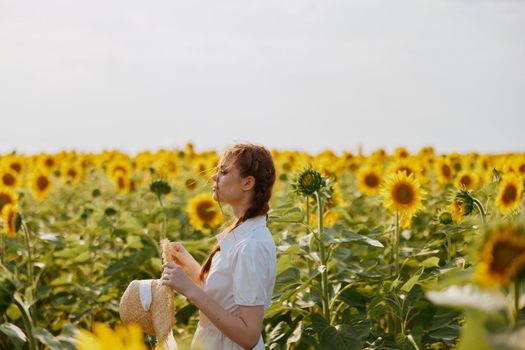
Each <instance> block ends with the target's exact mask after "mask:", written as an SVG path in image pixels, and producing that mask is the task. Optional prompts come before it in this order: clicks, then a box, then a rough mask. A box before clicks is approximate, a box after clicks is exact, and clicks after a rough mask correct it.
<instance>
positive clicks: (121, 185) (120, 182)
mask: <svg viewBox="0 0 525 350" xmlns="http://www.w3.org/2000/svg"><path fill="white" fill-rule="evenodd" d="M117 185H118V188H120V189H123V188H126V183H125V182H124V178H123V177H122V176H119V178H118V180H117Z"/></svg>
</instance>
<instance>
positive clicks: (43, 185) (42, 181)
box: [36, 176, 49, 191]
mask: <svg viewBox="0 0 525 350" xmlns="http://www.w3.org/2000/svg"><path fill="white" fill-rule="evenodd" d="M36 187H38V189H39V190H40V191H44V190H45V189H47V188H48V187H49V180H48V179H47V177H45V176H39V177H38V179H37V180H36Z"/></svg>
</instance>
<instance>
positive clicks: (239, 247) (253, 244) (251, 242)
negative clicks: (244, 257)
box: [233, 227, 276, 254]
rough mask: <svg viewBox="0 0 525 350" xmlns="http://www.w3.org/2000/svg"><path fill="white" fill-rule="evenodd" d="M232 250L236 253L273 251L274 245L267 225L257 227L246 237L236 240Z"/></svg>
mask: <svg viewBox="0 0 525 350" xmlns="http://www.w3.org/2000/svg"><path fill="white" fill-rule="evenodd" d="M233 250H234V252H235V253H237V254H239V253H241V254H257V253H258V252H268V253H275V250H276V247H275V242H274V240H273V237H272V234H271V232H270V230H269V229H268V228H267V227H259V228H257V229H255V230H253V231H252V234H251V235H250V236H249V237H246V239H243V240H241V241H239V242H236V243H235V245H234V248H233Z"/></svg>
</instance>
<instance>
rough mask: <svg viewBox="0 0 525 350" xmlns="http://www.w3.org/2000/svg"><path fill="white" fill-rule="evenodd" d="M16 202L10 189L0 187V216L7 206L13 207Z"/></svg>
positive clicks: (14, 195)
mask: <svg viewBox="0 0 525 350" xmlns="http://www.w3.org/2000/svg"><path fill="white" fill-rule="evenodd" d="M17 202H18V198H17V197H16V194H15V192H13V190H11V189H10V188H5V187H3V188H2V187H0V214H2V213H3V211H4V208H6V206H8V205H13V206H15V205H16V204H17Z"/></svg>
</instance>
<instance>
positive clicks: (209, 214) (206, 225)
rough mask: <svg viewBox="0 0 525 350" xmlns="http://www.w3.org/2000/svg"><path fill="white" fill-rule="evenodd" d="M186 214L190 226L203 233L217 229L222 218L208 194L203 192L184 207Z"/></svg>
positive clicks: (217, 207) (215, 203)
mask: <svg viewBox="0 0 525 350" xmlns="http://www.w3.org/2000/svg"><path fill="white" fill-rule="evenodd" d="M186 213H187V214H188V218H189V220H190V224H191V225H192V226H193V227H194V228H195V229H196V230H199V231H201V232H204V233H208V232H210V231H211V230H212V229H215V228H217V227H219V226H220V225H221V223H222V216H221V213H220V211H219V206H218V205H217V202H215V201H214V200H213V197H212V195H211V194H210V193H208V192H203V193H201V194H198V195H197V196H195V197H193V198H191V199H190V200H189V201H188V204H187V206H186Z"/></svg>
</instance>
